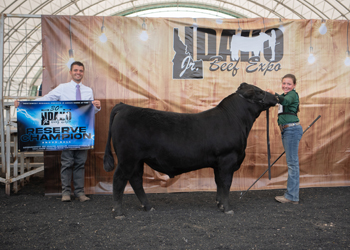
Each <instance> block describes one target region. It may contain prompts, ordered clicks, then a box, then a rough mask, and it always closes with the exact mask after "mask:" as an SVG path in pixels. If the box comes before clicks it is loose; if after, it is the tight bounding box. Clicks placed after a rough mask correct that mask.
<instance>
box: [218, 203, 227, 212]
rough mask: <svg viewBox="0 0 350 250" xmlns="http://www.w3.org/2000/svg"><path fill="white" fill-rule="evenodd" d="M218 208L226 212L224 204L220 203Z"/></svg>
mask: <svg viewBox="0 0 350 250" xmlns="http://www.w3.org/2000/svg"><path fill="white" fill-rule="evenodd" d="M217 206H218V208H219V209H220V211H224V210H225V209H224V205H223V204H221V203H218V204H217Z"/></svg>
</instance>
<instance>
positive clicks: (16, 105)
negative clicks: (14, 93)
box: [15, 100, 19, 108]
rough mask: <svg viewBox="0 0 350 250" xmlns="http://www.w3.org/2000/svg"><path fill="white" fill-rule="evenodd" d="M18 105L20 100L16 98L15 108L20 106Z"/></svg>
mask: <svg viewBox="0 0 350 250" xmlns="http://www.w3.org/2000/svg"><path fill="white" fill-rule="evenodd" d="M18 106H19V101H18V100H16V101H15V108H18Z"/></svg>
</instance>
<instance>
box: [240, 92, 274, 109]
mask: <svg viewBox="0 0 350 250" xmlns="http://www.w3.org/2000/svg"><path fill="white" fill-rule="evenodd" d="M264 92H265V94H264V97H263V98H262V99H261V100H256V101H255V100H252V99H247V98H245V97H244V96H243V95H242V94H240V93H238V92H237V94H238V95H239V96H240V97H242V98H243V99H245V100H247V101H248V102H250V103H256V102H258V103H261V104H262V105H263V108H264V109H265V108H266V103H265V97H266V93H267V92H266V91H264Z"/></svg>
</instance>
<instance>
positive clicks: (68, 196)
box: [61, 195, 70, 202]
mask: <svg viewBox="0 0 350 250" xmlns="http://www.w3.org/2000/svg"><path fill="white" fill-rule="evenodd" d="M61 201H63V202H69V201H70V195H62V199H61Z"/></svg>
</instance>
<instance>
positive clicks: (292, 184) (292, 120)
mask: <svg viewBox="0 0 350 250" xmlns="http://www.w3.org/2000/svg"><path fill="white" fill-rule="evenodd" d="M295 86H296V77H295V76H294V75H292V74H287V75H285V76H284V77H283V78H282V91H283V94H281V95H279V94H277V93H275V92H274V91H272V90H270V89H267V90H266V91H267V92H269V93H271V94H274V95H276V97H277V99H278V103H279V109H278V120H277V122H278V126H279V127H280V130H281V136H282V143H283V147H284V150H285V152H286V160H287V165H288V180H287V191H286V192H285V194H284V195H283V196H276V197H275V199H276V200H277V201H278V202H281V203H293V204H298V203H299V156H298V149H299V142H300V139H301V137H302V135H303V129H302V127H301V125H300V123H299V118H298V116H297V112H299V96H298V93H297V92H296V91H295Z"/></svg>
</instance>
